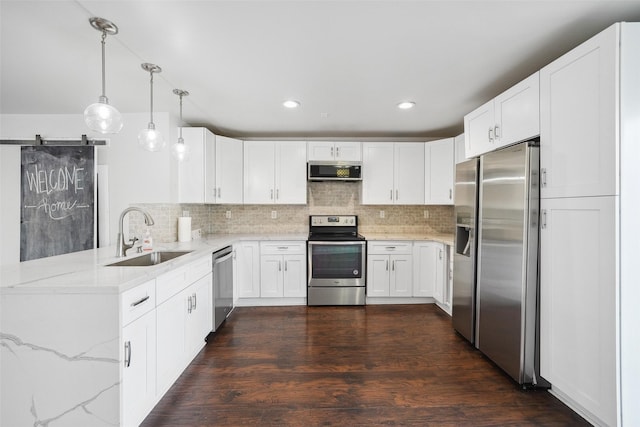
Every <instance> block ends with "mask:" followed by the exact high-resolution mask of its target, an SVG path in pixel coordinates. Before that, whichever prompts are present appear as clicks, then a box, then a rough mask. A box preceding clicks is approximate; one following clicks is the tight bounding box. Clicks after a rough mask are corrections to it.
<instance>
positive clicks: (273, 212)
mask: <svg viewBox="0 0 640 427" xmlns="http://www.w3.org/2000/svg"><path fill="white" fill-rule="evenodd" d="M276 218H278V211H271V219H276Z"/></svg>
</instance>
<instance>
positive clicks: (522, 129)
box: [494, 72, 540, 148]
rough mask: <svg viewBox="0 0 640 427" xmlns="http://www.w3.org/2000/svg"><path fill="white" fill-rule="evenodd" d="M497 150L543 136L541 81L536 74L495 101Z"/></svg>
mask: <svg viewBox="0 0 640 427" xmlns="http://www.w3.org/2000/svg"><path fill="white" fill-rule="evenodd" d="M494 109H495V120H496V124H495V128H494V138H495V140H496V148H499V147H504V146H506V145H509V144H513V143H515V142H519V141H524V140H525V139H527V138H532V137H535V136H538V135H539V134H540V79H539V73H537V72H536V73H535V74H533V75H531V76H529V77H527V78H526V79H524V80H523V81H521V82H520V83H518V84H516V85H514V86H513V87H511V88H510V89H508V90H506V91H504V92H503V93H501V94H500V95H498V96H497V97H496V98H495V101H494Z"/></svg>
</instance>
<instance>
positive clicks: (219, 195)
mask: <svg viewBox="0 0 640 427" xmlns="http://www.w3.org/2000/svg"><path fill="white" fill-rule="evenodd" d="M218 197H222V188H220V187H218Z"/></svg>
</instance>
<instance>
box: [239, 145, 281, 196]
mask: <svg viewBox="0 0 640 427" xmlns="http://www.w3.org/2000/svg"><path fill="white" fill-rule="evenodd" d="M243 174H244V182H243V185H244V193H243V195H244V203H246V204H272V203H274V201H275V196H276V194H275V176H276V169H275V144H274V143H273V142H262V141H245V143H244V172H243Z"/></svg>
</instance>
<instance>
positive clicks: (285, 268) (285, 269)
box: [284, 261, 287, 271]
mask: <svg viewBox="0 0 640 427" xmlns="http://www.w3.org/2000/svg"><path fill="white" fill-rule="evenodd" d="M284 271H287V261H285V262H284Z"/></svg>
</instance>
